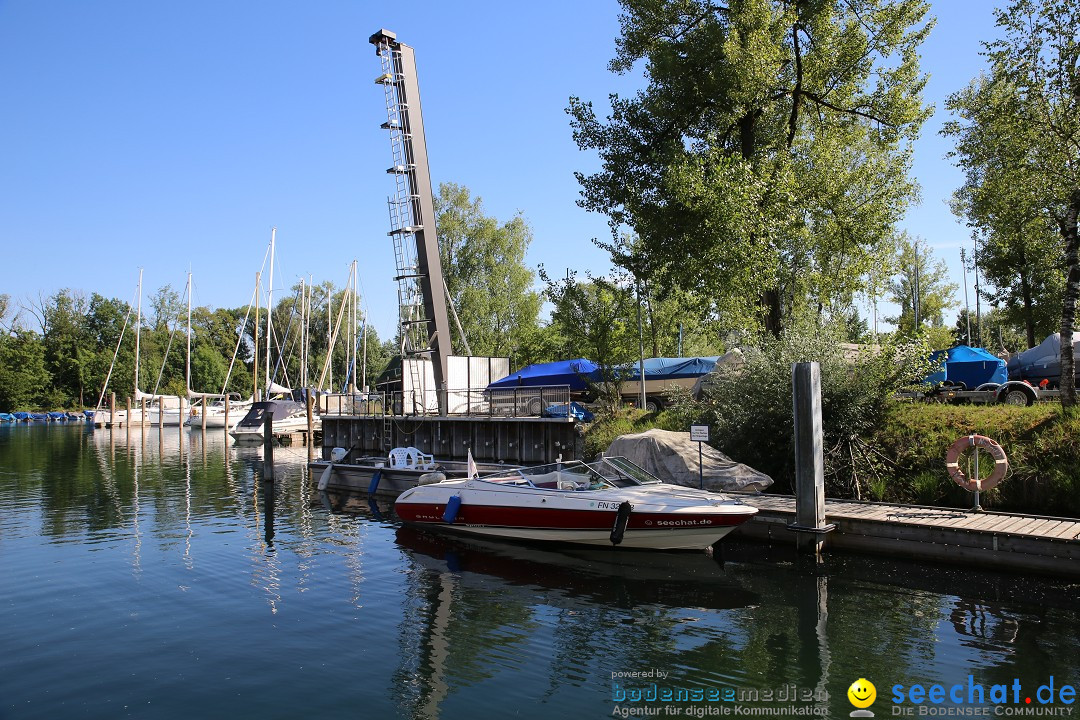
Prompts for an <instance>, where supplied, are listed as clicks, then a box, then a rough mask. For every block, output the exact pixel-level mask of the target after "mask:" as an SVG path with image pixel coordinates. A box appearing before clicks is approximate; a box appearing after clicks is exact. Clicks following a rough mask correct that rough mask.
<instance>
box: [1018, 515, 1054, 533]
mask: <svg viewBox="0 0 1080 720" xmlns="http://www.w3.org/2000/svg"><path fill="white" fill-rule="evenodd" d="M1057 524H1058V523H1057V521H1055V520H1047V519H1046V518H1034V519H1032V521H1031V522H1030V523H1028V524H1026V525H1021V526H1018V527H1016V528H1015V529H1014V530H1013V532H1014V533H1017V534H1020V535H1032V536H1035V537H1046V530H1048V529H1049V528H1051V527H1054V526H1056V525H1057Z"/></svg>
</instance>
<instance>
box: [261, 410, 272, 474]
mask: <svg viewBox="0 0 1080 720" xmlns="http://www.w3.org/2000/svg"><path fill="white" fill-rule="evenodd" d="M263 477H264V478H265V479H266V480H267V481H268V482H273V481H274V413H272V412H268V413H266V415H265V416H263Z"/></svg>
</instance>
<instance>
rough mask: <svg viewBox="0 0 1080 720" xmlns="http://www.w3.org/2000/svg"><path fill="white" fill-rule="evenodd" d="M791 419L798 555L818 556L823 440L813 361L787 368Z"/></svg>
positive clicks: (822, 532) (816, 370) (817, 371)
mask: <svg viewBox="0 0 1080 720" xmlns="http://www.w3.org/2000/svg"><path fill="white" fill-rule="evenodd" d="M791 385H792V412H793V413H794V417H795V522H794V523H793V524H792V525H790V526H789V529H791V530H794V531H795V532H797V533H799V534H798V537H797V539H796V545H797V547H798V549H799V550H800V551H801V552H805V553H808V554H809V553H813V554H815V555H817V554H820V553H821V549H822V545H823V544H824V536H825V533H826V532H828V529H827V526H826V525H825V448H824V445H825V440H824V434H823V430H822V425H821V367H820V366H819V365H818V364H817V363H816V362H806V363H795V364H794V365H792V368H791Z"/></svg>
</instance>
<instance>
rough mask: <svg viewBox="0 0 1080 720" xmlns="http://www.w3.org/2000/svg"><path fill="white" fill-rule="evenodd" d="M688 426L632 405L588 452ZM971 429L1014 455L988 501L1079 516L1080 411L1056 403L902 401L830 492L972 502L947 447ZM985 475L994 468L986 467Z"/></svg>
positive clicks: (592, 431)
mask: <svg viewBox="0 0 1080 720" xmlns="http://www.w3.org/2000/svg"><path fill="white" fill-rule="evenodd" d="M683 425H684V422H683V421H682V420H681V419H679V418H676V417H675V416H674V415H672V414H669V413H659V414H648V413H643V412H637V411H628V412H626V413H624V414H619V415H618V416H616V417H613V418H603V419H601V420H598V421H597V422H596V423H593V425H592V426H591V427H590V428H589V431H588V432H587V433H586V436H585V449H586V453H587V454H588V455H589V456H595V455H597V454H598V453H599V452H601V451H603V450H604V449H606V448H607V446H608V445H609V444H610V442H611V441H612V440H613V439H615V438H616V437H618V436H619V435H622V434H625V433H632V432H641V431H643V430H647V429H649V428H653V427H659V428H662V429H665V430H680V431H683V432H686V431H688V429H689V428H688V427H685V426H683ZM969 433H977V434H980V435H986V436H988V437H990V438H993V439H994V440H996V441H998V442H999V443H1000V444H1001V446H1002V447H1003V448H1004V449H1005V452H1006V453H1007V454H1008V457H1009V465H1010V470H1009V474H1008V475H1007V476H1006V478H1005V479H1004V480H1003V481H1002V483H1001V484H1000V485H999V486H998V487H997V488H995V489H993V490H991V491H989V492H986V493H983V495H982V505H983V507H985V508H988V509H994V510H1003V511H1017V512H1031V513H1036V514H1041V515H1065V516H1071V517H1080V411H1072V412H1067V411H1063V410H1062V409H1061V407H1060V406H1058V405H1056V404H1041V405H1036V406H1034V407H1028V408H1025V407H1012V406H1005V405H990V406H979V405H963V406H953V405H939V404H925V403H896V404H894V405H892V406H890V408H889V410H888V412H887V416H886V421H885V422H884V423H883V424H882V425H881V426H880V427H878V428H877V429H876V430H875V431H874V432H873V433H872V434H870V435H869V436H866V437H862V438H859V442H858V445H859V446H860V447H861V450H856V452H855V457H856V460H855V463H854V464H853V465H854V473H852V472H851V469H852V467H851V465H852V464H851V463H848V465H847V466H846V467H845V466H843V465H841V466H840V467H838V468H837V467H834V468H833V472H832V473H831V474H830V476H829V477H828V478H827V482H828V494H829V495H830V496H832V497H855V496H856V495H859V496H860V497H862V498H863V499H872V500H883V501H887V502H900V503H915V504H920V505H942V506H948V507H970V505H971V494H970V493H968V492H967V491H965V490H962V489H961V488H960V487H958V486H957V485H956V484H955V483H953V482H952V480H951V479H949V476H948V474H947V473H946V470H945V452H946V450H947V449H948V447H949V446H950V445H951V444H952V443H953V442H954V441H955V440H956V439H957V438H959V437H961V436H963V435H967V434H969ZM719 444H720V445H722V443H719ZM721 449H722V450H724V451H725V452H727V454H728V455H730V456H731V457H732V458H733V459H735V460H741V461H745V460H746V459H747V458H740V457H739V449H738V448H737V447H730V448H725V447H721ZM845 454H846V453H845ZM758 469H761V470H763V471H765V472H769V471H770V470H771V468H758ZM981 474H982V475H983V476H985V475H986V474H987V469H986V468H985V467H984V468H983V470H982V472H981ZM777 479H778V480H779V478H777ZM784 484H786V483H783V482H778V485H784Z"/></svg>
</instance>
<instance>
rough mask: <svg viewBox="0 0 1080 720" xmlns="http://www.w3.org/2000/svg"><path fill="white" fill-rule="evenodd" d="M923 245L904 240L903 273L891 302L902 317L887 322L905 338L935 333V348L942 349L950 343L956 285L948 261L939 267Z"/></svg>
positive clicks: (896, 281) (904, 236)
mask: <svg viewBox="0 0 1080 720" xmlns="http://www.w3.org/2000/svg"><path fill="white" fill-rule="evenodd" d="M921 244H922V241H921V240H918V239H914V240H913V239H912V238H911V237H910V236H908V235H907V233H904V234H902V235H901V236H900V241H899V245H900V247H899V260H898V266H899V269H900V272H899V274H898V275H897V276H896V278H894V280H893V282H892V283H891V284H890V285H889V292H890V300H892V302H894V303H896V304H897V305H899V306H900V314H899V315H898V316H896V317H890V318H886V320H887V321H888V322H891V323H894V324H895V325H896V328H897V333H899V335H900V337H902V338H914V337H916V336H918V335H919V334H920V333H923V332H926V331H929V332H932V333H933V338H932V344H933V345H934V346H936V347H940V346H941V345H943V344H944V343H946V342H947V336H948V333H947V332H946V331H945V330H944V328H945V311H946V310H948V309H950V308H952V307H954V306H955V305H956V301H955V300H954V295H955V293H956V283H952V282H949V269H948V267H946V265H945V261H944V260H938V261H937V262H936V263H935V262H934V258H933V256H932V255H931V254H930V252H929V251H928V250H926V249H925V248H922V247H920V246H921Z"/></svg>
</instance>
